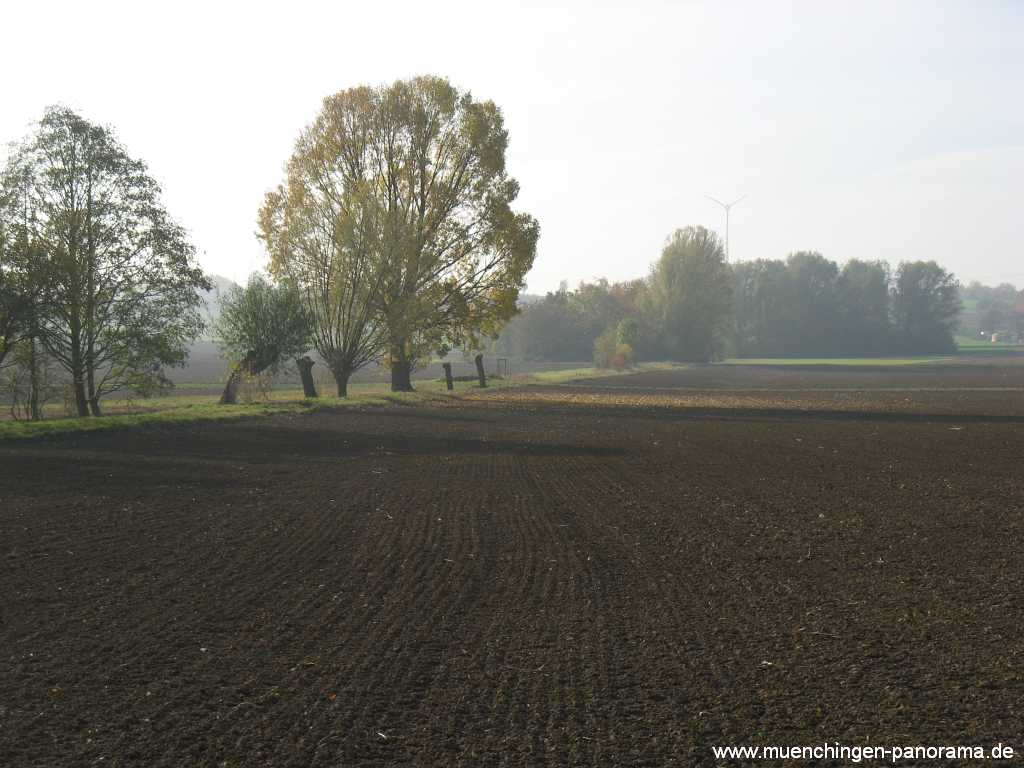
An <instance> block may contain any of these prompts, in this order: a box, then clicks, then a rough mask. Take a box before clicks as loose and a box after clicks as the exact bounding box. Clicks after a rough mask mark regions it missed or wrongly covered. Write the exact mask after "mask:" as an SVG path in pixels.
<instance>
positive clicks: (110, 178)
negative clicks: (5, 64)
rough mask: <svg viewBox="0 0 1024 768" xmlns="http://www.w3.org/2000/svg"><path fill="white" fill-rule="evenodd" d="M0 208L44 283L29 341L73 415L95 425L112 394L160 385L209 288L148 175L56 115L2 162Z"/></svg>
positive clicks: (115, 146)
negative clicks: (44, 297)
mask: <svg viewBox="0 0 1024 768" xmlns="http://www.w3.org/2000/svg"><path fill="white" fill-rule="evenodd" d="M0 203H2V205H3V207H4V208H5V209H6V210H5V211H4V212H3V213H0V218H2V220H3V221H4V227H5V229H7V230H8V232H9V233H11V235H13V237H14V238H15V239H17V240H20V241H22V242H28V243H32V244H33V245H34V247H35V251H34V253H35V255H36V259H37V261H36V262H35V263H34V264H33V265H32V270H33V271H36V272H38V273H40V274H46V275H47V277H48V286H49V296H48V299H49V300H48V303H47V306H46V308H45V311H43V312H40V313H39V314H38V317H37V322H36V331H37V332H38V334H39V339H40V340H41V341H42V343H43V344H44V345H45V347H46V349H47V351H48V352H49V354H50V355H52V356H53V357H54V358H55V359H56V360H57V362H58V363H59V364H60V365H61V366H62V367H63V368H64V369H65V370H66V371H67V373H68V374H69V376H70V378H71V380H72V384H73V387H74V393H75V402H76V406H77V410H78V413H79V415H81V416H86V415H89V413H90V412H91V413H92V414H94V415H98V414H99V412H100V399H101V398H102V397H103V396H104V395H105V394H108V393H110V392H112V391H114V390H117V389H121V388H133V389H140V390H146V389H150V388H152V387H155V386H161V385H163V384H164V383H166V378H165V377H164V375H163V368H164V367H165V366H174V365H181V364H183V363H184V361H185V358H186V354H187V347H188V344H189V343H190V342H191V341H192V340H193V339H194V338H195V337H196V335H197V334H198V333H199V332H200V330H201V329H202V320H201V318H200V315H199V313H198V304H199V298H198V296H197V294H196V289H197V288H205V287H208V283H207V281H206V278H205V277H204V275H203V272H202V270H201V269H200V268H199V266H198V264H197V263H196V261H195V253H194V248H193V246H192V244H191V242H190V241H189V238H188V236H187V235H186V233H185V231H184V229H183V228H182V227H181V226H180V225H178V224H177V223H176V222H174V221H173V220H172V219H171V218H170V216H169V215H168V214H167V212H166V210H165V209H164V207H163V205H162V203H161V201H160V187H159V185H158V184H157V183H156V181H154V180H153V178H152V177H150V176H149V174H148V172H147V169H146V166H145V164H144V163H142V162H141V161H139V160H136V159H134V158H132V157H131V156H129V154H128V153H127V151H126V150H125V148H124V147H123V146H122V145H121V144H120V143H119V142H118V141H117V139H116V138H115V137H114V136H113V134H112V133H111V131H110V130H109V129H107V128H104V127H102V126H98V125H95V124H93V123H90V122H88V121H87V120H85V119H84V118H82V117H80V116H78V115H77V114H75V113H74V112H72V111H71V110H69V109H66V108H63V107H52V108H50V109H48V110H47V111H46V113H45V114H44V116H43V118H42V120H41V121H40V122H39V125H38V127H37V130H36V131H35V133H34V134H33V135H32V136H30V137H29V138H28V139H26V140H25V141H24V142H23V143H22V144H21V145H20V146H18V147H17V148H16V149H15V151H14V153H13V155H12V157H11V158H10V160H9V163H8V165H7V168H6V169H5V172H4V174H3V177H2V180H0Z"/></svg>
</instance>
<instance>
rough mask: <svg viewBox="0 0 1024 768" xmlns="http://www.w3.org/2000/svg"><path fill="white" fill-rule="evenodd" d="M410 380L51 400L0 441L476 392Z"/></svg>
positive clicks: (469, 386)
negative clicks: (243, 392)
mask: <svg viewBox="0 0 1024 768" xmlns="http://www.w3.org/2000/svg"><path fill="white" fill-rule="evenodd" d="M670 367H672V366H671V365H669V364H667V363H650V364H643V365H640V366H638V367H637V368H634V369H632V370H628V371H618V372H617V371H603V370H598V369H596V368H573V369H569V370H561V371H542V372H539V373H531V374H523V375H516V376H513V377H512V378H511V379H501V378H497V377H491V378H489V379H488V389H491V390H498V389H502V388H507V387H518V386H523V385H526V384H561V383H564V382H568V381H572V380H575V379H585V378H594V377H597V376H612V375H616V374H627V373H635V372H637V371H638V370H652V369H658V368H670ZM414 385H415V387H416V391H415V392H391V391H390V389H389V387H388V385H387V384H382V383H371V384H365V383H359V384H356V383H354V384H351V385H350V386H349V396H348V397H347V398H339V397H334V396H331V395H326V396H323V397H319V398H317V399H315V400H306V399H304V397H303V393H302V390H301V389H282V390H274V391H271V392H270V393H269V394H268V396H267V398H266V399H265V400H260V401H258V402H253V403H246V404H240V405H220V404H219V403H218V402H217V400H218V396H217V395H213V394H209V395H175V394H169V395H167V396H164V397H153V398H136V399H130V400H118V399H106V400H104V401H103V403H102V406H103V409H104V413H105V415H103V416H99V417H90V418H77V417H66V416H62V415H59V411H58V410H57V408H56V407H55V406H51V407H50V408H49V410H48V412H47V414H46V415H47V418H46V419H45V420H43V421H16V420H13V419H5V420H0V441H4V440H16V439H21V438H32V437H45V436H57V435H68V434H75V433H82V432H95V431H99V430H111V429H126V428H136V427H145V426H156V425H168V424H186V423H189V422H196V421H221V420H224V419H239V418H252V417H260V416H271V415H274V414H282V413H292V414H300V413H312V412H315V411H318V410H335V409H345V408H364V407H382V406H388V405H415V404H420V403H431V402H435V403H436V402H440V401H444V400H450V399H458V398H460V397H462V396H464V395H467V394H470V393H480V392H481V390H480V388H479V387H478V386H477V385H476V384H475V383H473V382H463V381H459V382H456V383H455V390H454V391H453V392H448V391H447V390H446V389H445V385H444V382H443V381H438V380H433V379H428V380H418V381H416V382H414Z"/></svg>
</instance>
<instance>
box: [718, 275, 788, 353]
mask: <svg viewBox="0 0 1024 768" xmlns="http://www.w3.org/2000/svg"><path fill="white" fill-rule="evenodd" d="M733 274H734V276H735V297H736V298H735V303H736V328H735V332H736V337H735V341H736V351H737V353H738V354H739V355H740V356H741V357H774V356H781V355H783V354H785V353H786V351H787V345H788V344H789V343H790V337H791V335H792V334H791V332H790V320H791V319H790V317H789V301H790V286H789V273H788V272H787V271H786V265H785V263H784V262H782V261H778V260H770V259H758V260H757V261H748V262H738V263H736V264H734V265H733Z"/></svg>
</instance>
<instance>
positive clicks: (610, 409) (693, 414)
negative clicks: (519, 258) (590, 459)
mask: <svg viewBox="0 0 1024 768" xmlns="http://www.w3.org/2000/svg"><path fill="white" fill-rule="evenodd" d="M521 407H522V409H523V410H524V411H527V412H532V413H536V414H538V415H539V414H541V413H543V414H545V415H549V416H566V417H572V416H580V417H582V416H584V415H585V416H587V417H595V416H611V417H615V418H628V419H654V420H657V421H680V422H685V421H736V422H744V421H747V422H751V421H758V422H764V421H785V422H801V421H840V422H858V421H859V422H864V423H885V424H928V423H938V424H1024V415H1014V414H978V413H910V412H886V411H854V410H849V411H842V410H830V409H813V410H803V409H796V408H742V407H737V408H702V407H687V406H681V405H663V406H657V405H654V406H652V405H628V406H623V405H600V404H597V405H595V404H593V403H587V404H581V405H575V406H573V405H570V406H565V405H552V404H550V403H546V402H542V401H537V402H531V401H526V405H525V407H523V406H521Z"/></svg>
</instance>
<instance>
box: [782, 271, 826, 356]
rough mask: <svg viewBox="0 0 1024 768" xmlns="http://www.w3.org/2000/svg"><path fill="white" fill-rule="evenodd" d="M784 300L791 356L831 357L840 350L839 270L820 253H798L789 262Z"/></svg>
mask: <svg viewBox="0 0 1024 768" xmlns="http://www.w3.org/2000/svg"><path fill="white" fill-rule="evenodd" d="M786 272H787V273H788V285H787V289H788V295H787V296H786V300H785V305H784V306H785V311H786V315H787V318H786V321H787V322H786V325H787V340H786V348H787V351H788V353H789V354H805V355H811V356H815V357H816V356H822V355H830V354H833V353H834V352H835V350H836V349H837V345H836V335H837V332H838V330H839V311H838V310H839V306H838V303H837V300H836V281H837V279H838V277H839V267H838V265H837V264H836V263H835V262H834V261H830V260H829V259H826V258H825V257H824V256H822V255H821V254H820V253H818V252H817V251H797V252H795V253H792V254H790V255H789V257H788V258H787V259H786Z"/></svg>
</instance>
